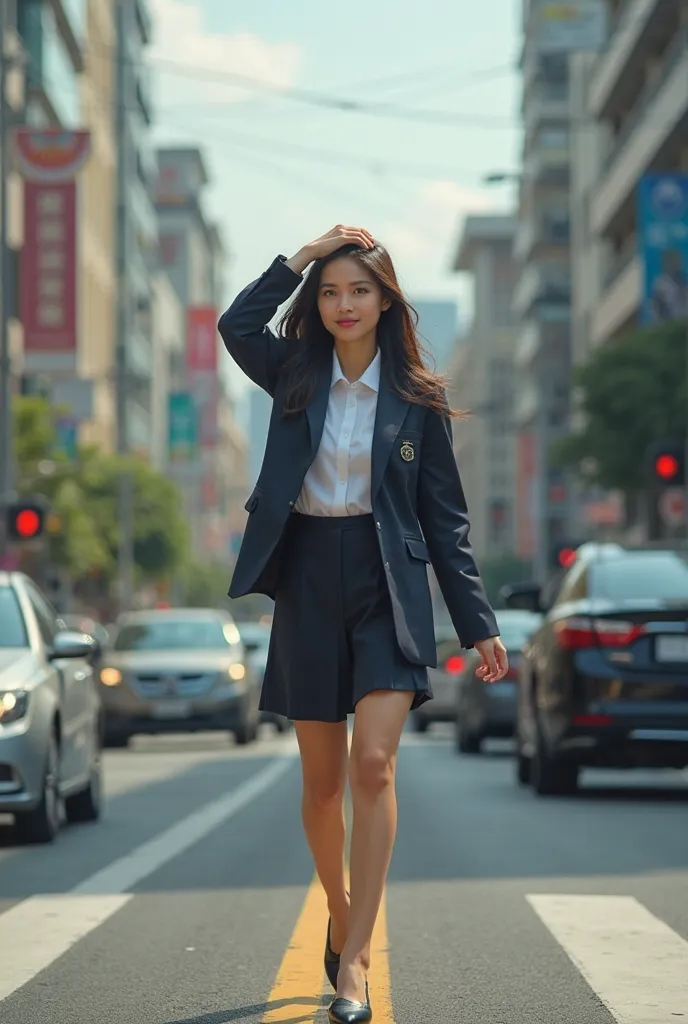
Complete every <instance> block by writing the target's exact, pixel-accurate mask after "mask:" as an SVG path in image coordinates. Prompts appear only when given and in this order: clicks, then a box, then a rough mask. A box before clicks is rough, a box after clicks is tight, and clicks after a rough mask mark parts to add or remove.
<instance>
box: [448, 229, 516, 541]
mask: <svg viewBox="0 0 688 1024" xmlns="http://www.w3.org/2000/svg"><path fill="white" fill-rule="evenodd" d="M515 232H516V221H515V219H514V218H513V217H508V216H471V217H467V218H466V220H465V222H464V228H463V233H462V236H461V239H460V241H459V245H458V249H457V252H456V256H455V259H454V262H453V267H452V269H453V270H455V271H463V272H465V273H469V274H471V276H472V278H473V286H474V301H473V307H474V315H473V322H472V324H471V327H470V330H469V332H468V335H467V336H466V337H465V338H464V339H462V342H461V344H460V345H458V346H457V347H456V349H455V352H454V355H453V357H452V358H451V360H450V363H449V367H448V373H449V376H450V379H451V394H450V398H451V401H452V404H453V406H454V408H459V409H462V410H466V411H467V412H468V413H469V414H470V418H469V419H468V420H464V421H461V420H455V421H454V447H455V452H456V458H457V463H458V465H459V468H460V471H461V475H462V479H463V484H464V489H465V491H466V500H467V502H468V507H469V510H470V514H471V540H472V542H473V546H474V548H475V551H476V555H477V556H478V558H485V557H486V556H490V557H492V556H495V555H506V554H512V553H513V551H514V539H515V517H516V510H517V500H518V493H517V489H516V478H515V438H514V425H513V413H514V387H513V376H514V375H513V360H514V348H515V345H516V340H517V326H516V322H515V318H514V314H513V310H512V299H513V290H514V283H515V279H516V266H515V264H514V259H513V253H512V250H513V242H514V235H515Z"/></svg>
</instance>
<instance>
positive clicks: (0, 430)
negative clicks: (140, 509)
mask: <svg viewBox="0 0 688 1024" xmlns="http://www.w3.org/2000/svg"><path fill="white" fill-rule="evenodd" d="M6 44H7V6H6V4H5V3H4V2H0V279H1V280H2V296H1V298H0V302H1V304H2V308H1V309H0V508H4V507H6V505H7V503H8V502H9V500H10V495H11V493H12V486H13V481H12V377H11V364H10V337H9V312H10V296H11V287H10V283H11V282H10V266H9V252H8V245H7V172H8V169H9V159H8V152H7V151H8V149H9V134H10V133H9V121H10V118H9V104H8V102H7V71H8V66H9V63H10V61H9V59H8V57H7V55H6V51H5V47H6ZM1 518H2V525H1V526H0V556H2V555H4V554H5V552H6V550H7V543H8V539H9V538H8V537H7V533H6V523H5V517H4V515H3V516H2V517H1Z"/></svg>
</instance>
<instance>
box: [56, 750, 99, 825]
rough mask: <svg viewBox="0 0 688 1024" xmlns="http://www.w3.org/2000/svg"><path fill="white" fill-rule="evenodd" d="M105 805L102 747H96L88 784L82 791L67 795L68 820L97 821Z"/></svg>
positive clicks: (66, 809)
mask: <svg viewBox="0 0 688 1024" xmlns="http://www.w3.org/2000/svg"><path fill="white" fill-rule="evenodd" d="M102 807H103V796H102V779H101V758H100V749H99V748H98V747H96V751H95V755H94V758H93V764H92V765H91V775H90V778H89V780H88V785H87V786H86V788H85V789H82V790H81V792H80V793H75V794H74V795H73V796H69V797H67V799H66V800H65V813H66V815H67V821H69V822H73V823H74V822H79V821H97V820H98V818H99V817H100V812H101V810H102Z"/></svg>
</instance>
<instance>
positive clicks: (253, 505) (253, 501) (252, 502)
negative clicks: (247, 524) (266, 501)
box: [244, 487, 262, 512]
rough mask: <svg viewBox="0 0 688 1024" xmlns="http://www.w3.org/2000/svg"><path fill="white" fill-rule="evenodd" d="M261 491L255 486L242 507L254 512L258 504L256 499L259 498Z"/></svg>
mask: <svg viewBox="0 0 688 1024" xmlns="http://www.w3.org/2000/svg"><path fill="white" fill-rule="evenodd" d="M261 493H262V492H261V491H259V490H258V488H257V487H256V488H255V489H254V490H253V493H252V494H251V496H250V497H249V499H248V501H247V502H246V504H245V505H244V508H245V509H246V511H247V512H255V510H256V508H257V506H258V501H259V499H260V495H261Z"/></svg>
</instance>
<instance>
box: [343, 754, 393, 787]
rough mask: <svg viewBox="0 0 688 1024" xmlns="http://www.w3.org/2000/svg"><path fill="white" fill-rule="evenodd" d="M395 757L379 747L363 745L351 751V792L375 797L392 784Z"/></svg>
mask: <svg viewBox="0 0 688 1024" xmlns="http://www.w3.org/2000/svg"><path fill="white" fill-rule="evenodd" d="M395 763H396V756H395V755H394V754H389V753H388V752H387V751H386V750H383V749H381V748H380V747H375V746H367V745H364V746H362V747H361V748H359V749H358V750H352V752H351V759H350V762H349V779H350V781H351V788H352V791H356V790H358V791H359V792H364V793H368V794H371V795H376V794H378V793H380V792H382V790H384V789H385V788H386V787H388V786H392V785H393V784H394V769H395Z"/></svg>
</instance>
